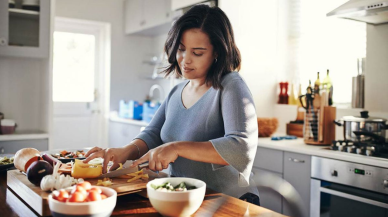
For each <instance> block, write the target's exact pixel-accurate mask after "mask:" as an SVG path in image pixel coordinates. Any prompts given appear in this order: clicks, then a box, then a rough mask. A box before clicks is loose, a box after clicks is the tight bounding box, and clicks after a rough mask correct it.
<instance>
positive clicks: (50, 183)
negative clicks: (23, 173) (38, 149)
mask: <svg viewBox="0 0 388 217" xmlns="http://www.w3.org/2000/svg"><path fill="white" fill-rule="evenodd" d="M54 185H55V178H54V176H53V175H47V176H45V177H43V179H42V181H41V182H40V188H41V189H42V190H43V191H48V190H51V191H52V190H53V189H54Z"/></svg>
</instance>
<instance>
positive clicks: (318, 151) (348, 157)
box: [258, 138, 388, 168]
mask: <svg viewBox="0 0 388 217" xmlns="http://www.w3.org/2000/svg"><path fill="white" fill-rule="evenodd" d="M258 147H262V148H270V149H275V150H280V151H288V152H295V153H299V154H306V155H312V156H318V157H325V158H331V159H337V160H343V161H349V162H354V163H360V164H366V165H371V166H378V167H383V168H388V159H384V158H377V157H368V156H363V155H358V154H351V153H345V152H338V151H332V150H325V149H324V148H327V147H330V146H316V145H306V144H305V143H304V142H303V139H301V138H298V139H295V140H280V141H272V140H271V138H259V143H258Z"/></svg>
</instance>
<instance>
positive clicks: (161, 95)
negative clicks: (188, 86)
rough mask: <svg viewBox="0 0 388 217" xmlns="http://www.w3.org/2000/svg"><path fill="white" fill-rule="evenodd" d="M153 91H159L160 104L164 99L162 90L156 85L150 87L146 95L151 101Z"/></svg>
mask: <svg viewBox="0 0 388 217" xmlns="http://www.w3.org/2000/svg"><path fill="white" fill-rule="evenodd" d="M155 90H159V102H162V101H163V99H164V92H163V88H162V87H161V86H160V85H158V84H154V85H152V86H151V88H150V92H149V94H148V95H149V96H150V98H151V99H153V95H154V91H155Z"/></svg>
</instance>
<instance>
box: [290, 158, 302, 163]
mask: <svg viewBox="0 0 388 217" xmlns="http://www.w3.org/2000/svg"><path fill="white" fill-rule="evenodd" d="M288 160H289V161H292V162H294V163H304V160H299V159H295V158H288Z"/></svg>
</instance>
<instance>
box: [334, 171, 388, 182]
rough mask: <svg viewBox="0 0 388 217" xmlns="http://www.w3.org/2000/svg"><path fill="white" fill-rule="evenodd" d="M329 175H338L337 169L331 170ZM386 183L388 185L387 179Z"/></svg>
mask: <svg viewBox="0 0 388 217" xmlns="http://www.w3.org/2000/svg"><path fill="white" fill-rule="evenodd" d="M331 176H338V172H337V170H332V171H331ZM385 181H387V180H384V182H385ZM387 185H388V181H387Z"/></svg>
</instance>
